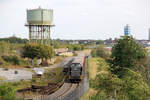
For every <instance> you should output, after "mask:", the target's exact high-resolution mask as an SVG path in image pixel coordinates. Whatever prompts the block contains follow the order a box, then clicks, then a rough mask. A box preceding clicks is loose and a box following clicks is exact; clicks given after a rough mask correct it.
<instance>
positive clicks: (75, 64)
mask: <svg viewBox="0 0 150 100" xmlns="http://www.w3.org/2000/svg"><path fill="white" fill-rule="evenodd" d="M85 59H86V56H85V55H84V54H79V55H78V56H77V57H74V58H73V59H72V60H71V62H70V64H68V66H67V67H66V68H64V72H65V73H67V74H66V75H67V76H68V79H69V81H70V82H80V81H81V80H82V78H83V75H84V64H85Z"/></svg>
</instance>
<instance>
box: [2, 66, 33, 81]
mask: <svg viewBox="0 0 150 100" xmlns="http://www.w3.org/2000/svg"><path fill="white" fill-rule="evenodd" d="M15 71H17V72H18V73H17V74H15ZM32 74H33V73H32V72H30V71H26V70H24V69H9V70H4V69H3V68H0V77H4V80H5V81H6V82H15V81H19V80H21V79H24V80H28V79H32Z"/></svg>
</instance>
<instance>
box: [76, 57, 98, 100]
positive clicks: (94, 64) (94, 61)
mask: <svg viewBox="0 0 150 100" xmlns="http://www.w3.org/2000/svg"><path fill="white" fill-rule="evenodd" d="M99 60H100V58H91V59H89V60H88V71H89V78H90V80H91V79H94V78H95V77H96V74H97V69H98V66H99V64H98V63H99ZM95 92H96V91H94V90H93V89H92V88H90V89H89V90H88V91H87V93H85V94H84V95H83V96H82V97H80V99H79V100H89V97H90V96H91V95H92V94H94V93H95Z"/></svg>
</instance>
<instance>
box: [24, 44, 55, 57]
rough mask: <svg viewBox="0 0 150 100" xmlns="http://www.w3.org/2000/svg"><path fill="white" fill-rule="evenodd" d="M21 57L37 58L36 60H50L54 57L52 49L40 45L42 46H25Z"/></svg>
mask: <svg viewBox="0 0 150 100" xmlns="http://www.w3.org/2000/svg"><path fill="white" fill-rule="evenodd" d="M22 55H23V57H27V58H31V59H34V58H37V59H40V58H41V59H42V60H43V59H44V58H45V59H51V58H53V57H54V55H55V52H54V49H53V47H51V46H47V45H42V44H26V45H25V46H24V47H23V52H22Z"/></svg>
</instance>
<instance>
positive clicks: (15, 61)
mask: <svg viewBox="0 0 150 100" xmlns="http://www.w3.org/2000/svg"><path fill="white" fill-rule="evenodd" d="M2 58H3V60H4V61H6V62H8V63H12V64H14V65H19V58H18V56H2Z"/></svg>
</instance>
